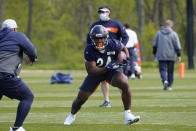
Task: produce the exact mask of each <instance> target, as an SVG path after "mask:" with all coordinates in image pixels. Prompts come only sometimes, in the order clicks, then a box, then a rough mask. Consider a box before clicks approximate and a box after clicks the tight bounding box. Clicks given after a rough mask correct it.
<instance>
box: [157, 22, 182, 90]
mask: <svg viewBox="0 0 196 131" xmlns="http://www.w3.org/2000/svg"><path fill="white" fill-rule="evenodd" d="M173 26H174V24H173V21H171V20H167V21H166V23H165V26H163V27H161V29H160V30H159V31H158V32H157V33H156V35H155V38H154V41H153V55H154V58H157V60H158V62H159V72H160V75H161V79H162V83H163V90H172V83H173V79H174V74H173V73H174V63H175V60H176V61H177V62H180V61H181V46H180V40H179V38H178V35H177V33H176V32H175V31H174V30H173V29H172V28H173ZM176 54H177V59H176Z"/></svg>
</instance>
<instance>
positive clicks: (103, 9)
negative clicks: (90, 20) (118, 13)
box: [97, 6, 111, 13]
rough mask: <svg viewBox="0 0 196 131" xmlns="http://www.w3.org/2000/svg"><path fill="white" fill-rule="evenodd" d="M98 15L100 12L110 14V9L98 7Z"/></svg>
mask: <svg viewBox="0 0 196 131" xmlns="http://www.w3.org/2000/svg"><path fill="white" fill-rule="evenodd" d="M97 12H98V13H101V12H109V13H110V12H111V10H110V8H109V7H107V6H101V7H99V9H98V11H97Z"/></svg>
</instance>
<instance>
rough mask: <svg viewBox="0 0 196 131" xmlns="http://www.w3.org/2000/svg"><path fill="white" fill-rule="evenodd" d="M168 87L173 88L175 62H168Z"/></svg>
mask: <svg viewBox="0 0 196 131" xmlns="http://www.w3.org/2000/svg"><path fill="white" fill-rule="evenodd" d="M167 73H168V87H171V86H172V84H173V80H174V61H168V70H167Z"/></svg>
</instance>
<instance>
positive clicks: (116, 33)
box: [87, 19, 129, 45]
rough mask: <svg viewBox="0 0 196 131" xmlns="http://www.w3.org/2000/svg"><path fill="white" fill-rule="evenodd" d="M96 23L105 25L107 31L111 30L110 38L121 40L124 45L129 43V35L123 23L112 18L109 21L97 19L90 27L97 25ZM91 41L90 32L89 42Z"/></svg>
mask: <svg viewBox="0 0 196 131" xmlns="http://www.w3.org/2000/svg"><path fill="white" fill-rule="evenodd" d="M95 25H102V26H104V27H105V28H106V29H107V31H108V32H109V37H110V39H116V40H119V41H121V42H122V43H123V44H124V45H126V44H127V42H128V40H129V37H128V35H127V33H126V31H125V29H124V28H123V26H122V24H121V23H120V22H119V21H117V20H113V19H110V20H109V21H101V20H100V21H97V22H95V23H93V24H92V25H91V27H90V30H91V29H92V28H93V27H94V26H95ZM90 42H91V39H90V36H89V34H88V35H87V44H89V43H90Z"/></svg>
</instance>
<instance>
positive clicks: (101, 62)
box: [97, 56, 112, 67]
mask: <svg viewBox="0 0 196 131" xmlns="http://www.w3.org/2000/svg"><path fill="white" fill-rule="evenodd" d="M111 61H112V59H111V57H110V56H108V58H107V61H106V65H108V64H109V63H110V62H111ZM103 64H104V62H103V59H102V58H98V59H97V66H99V67H102V66H103Z"/></svg>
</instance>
